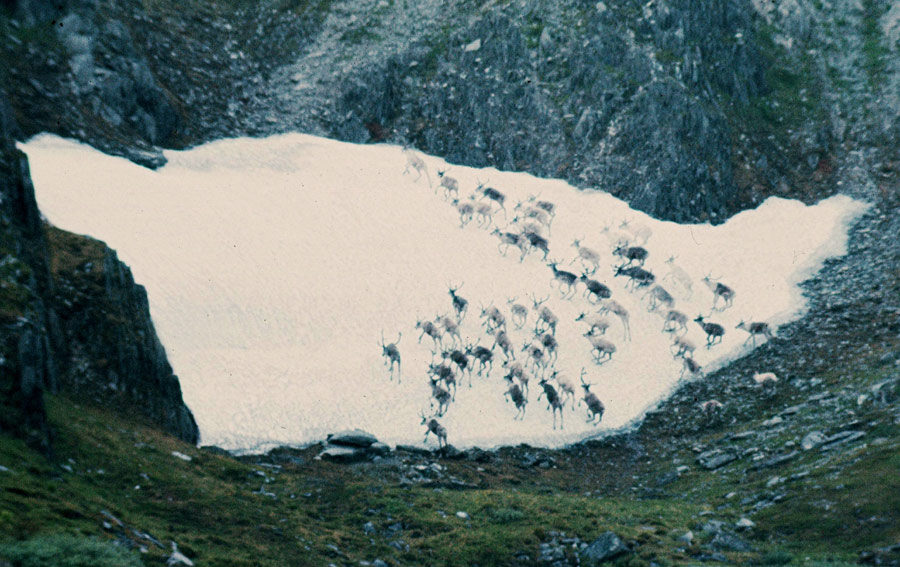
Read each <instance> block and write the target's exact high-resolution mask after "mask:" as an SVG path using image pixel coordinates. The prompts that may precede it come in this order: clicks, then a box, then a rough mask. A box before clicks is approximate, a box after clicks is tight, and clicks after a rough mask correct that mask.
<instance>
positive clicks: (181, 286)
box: [20, 134, 866, 452]
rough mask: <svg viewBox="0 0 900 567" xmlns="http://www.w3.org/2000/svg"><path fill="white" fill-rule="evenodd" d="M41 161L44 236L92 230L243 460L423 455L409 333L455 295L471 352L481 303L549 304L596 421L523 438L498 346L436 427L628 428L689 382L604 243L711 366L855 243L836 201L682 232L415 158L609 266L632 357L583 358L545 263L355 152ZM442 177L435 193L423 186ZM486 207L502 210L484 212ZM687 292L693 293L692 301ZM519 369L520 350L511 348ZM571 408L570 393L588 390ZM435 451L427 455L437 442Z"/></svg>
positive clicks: (57, 144)
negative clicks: (544, 208) (714, 329)
mask: <svg viewBox="0 0 900 567" xmlns="http://www.w3.org/2000/svg"><path fill="white" fill-rule="evenodd" d="M20 147H21V148H22V149H23V151H25V152H26V153H27V154H28V156H29V160H30V162H31V171H32V176H33V180H34V184H35V188H36V192H37V198H38V202H39V205H40V207H41V210H42V211H43V212H44V214H45V215H46V217H47V218H48V219H49V220H50V221H51V222H52V223H54V224H55V225H57V226H59V227H61V228H64V229H67V230H71V231H74V232H78V233H85V234H90V235H92V236H94V237H96V238H99V239H102V240H104V241H106V242H107V244H108V245H109V246H111V247H112V248H114V249H116V250H117V251H118V253H119V257H120V258H121V259H122V260H123V261H124V262H126V263H127V264H129V265H130V266H131V267H132V270H133V272H134V276H135V279H136V280H137V281H139V282H140V283H142V284H144V285H145V286H146V288H147V290H148V294H149V299H150V307H151V312H152V316H153V320H154V322H155V324H156V327H157V331H158V333H159V336H160V339H161V340H162V342H163V344H164V346H165V347H166V350H167V353H168V355H169V359H170V361H171V363H172V365H173V367H174V369H175V372H176V374H177V375H178V376H179V378H180V381H181V386H182V390H183V393H184V398H185V401H186V402H187V404H188V406H189V407H190V408H191V410H192V411H193V412H194V415H195V417H196V419H197V422H198V424H199V427H200V431H201V435H202V438H203V443H204V444H215V445H219V446H221V447H223V448H225V449H229V450H236V451H247V452H252V451H263V450H266V449H268V448H271V447H273V446H277V445H282V444H290V445H303V444H308V443H312V442H316V441H319V440H322V439H324V438H325V436H326V434H328V433H330V432H334V431H340V430H344V429H351V428H361V429H364V430H366V431H369V432H371V433H372V434H374V435H375V436H376V437H378V438H379V439H380V440H382V441H385V442H387V443H392V444H398V443H405V444H410V443H419V444H420V443H421V442H422V438H423V437H424V435H425V427H424V426H423V425H421V418H420V416H419V413H420V412H422V411H425V412H427V411H428V408H429V398H430V394H431V389H430V386H429V384H428V380H427V379H426V370H427V367H428V365H429V363H430V362H431V361H432V353H431V349H432V347H431V339H429V338H428V337H427V336H426V337H424V338H423V339H422V341H421V344H419V343H418V342H417V340H418V337H419V332H417V329H416V328H415V324H416V321H417V320H418V319H433V318H434V317H435V316H437V315H439V314H450V313H452V308H451V303H450V297H449V295H448V293H447V286H448V283H453V284H456V285H461V286H462V287H461V288H460V289H459V293H460V295H462V296H464V297H466V298H467V299H468V300H469V301H470V306H469V312H468V315H467V317H466V318H465V320H464V321H463V323H462V325H461V331H462V336H463V338H464V339H465V340H466V341H468V342H470V343H473V344H474V343H476V342H479V341H480V343H481V344H482V345H484V346H488V347H489V346H491V344H492V342H493V339H492V338H491V337H489V336H487V335H486V334H485V332H484V330H483V327H482V326H481V324H480V320H479V317H478V315H479V311H480V309H479V307H480V306H481V305H484V306H488V305H491V304H493V305H495V306H497V307H498V308H500V309H501V310H502V311H503V312H504V313H505V314H506V317H507V319H508V320H511V316H510V312H509V308H508V305H507V298H510V297H518V298H519V301H520V302H522V303H527V304H528V307H529V308H530V307H531V301H530V299H529V298H530V297H531V296H532V295H534V296H536V297H539V298H540V297H546V296H549V297H550V299H549V300H548V301H547V303H546V305H547V306H549V307H550V309H552V310H553V311H554V312H555V313H556V314H557V315H558V316H559V319H560V324H559V328H558V331H557V333H556V338H557V340H558V341H559V344H560V347H559V357H558V361H557V363H556V368H557V369H559V370H560V371H562V372H564V373H566V374H568V375H569V376H570V377H571V378H573V379H574V380H575V381H576V382H577V380H578V376H579V374H580V372H581V369H582V367H583V368H585V369H587V372H588V378H587V379H588V380H589V381H590V382H592V383H593V384H594V386H593V388H592V391H593V392H594V393H596V394H597V395H598V396H599V398H600V399H601V400H603V402H604V404H605V405H606V413H605V415H604V416H603V421H602V423H601V425H600V426H593V425H590V424H587V423H586V422H585V419H586V411H585V409H584V408H583V406H582V407H578V408H576V409H577V411H573V410H572V409H570V408H569V407H567V409H566V411H565V429H562V430H559V429H558V430H553V429H552V418H551V414H550V412H549V411H547V410H546V402H545V401H543V400H541V401H536V397H537V394H538V392H539V391H540V387H539V386H538V385H537V383H536V381H535V382H533V383H532V384H531V388H530V400H531V402H530V404H529V405H528V407H527V413H526V415H525V418H524V419H523V420H522V421H514V420H513V419H512V417H513V415H515V413H516V409H515V408H514V407H513V406H512V404H509V403H506V402H504V399H503V392H504V391H505V386H506V384H505V382H504V381H503V380H501V376H502V370H503V369H502V367H501V364H500V361H501V360H502V359H503V355H502V354H500V352H499V350H497V351H495V358H496V359H497V360H496V361H495V363H494V369H493V371H492V372H491V373H490V376H489V377H479V376H477V375H476V376H474V377H473V378H472V384H473V387H472V388H469V387H468V385H467V383H468V379H465V381H464V382H465V383H464V384H463V385H461V386H460V388H459V392H458V394H457V397H456V401H455V402H453V403H452V404H451V405H450V409H449V411H448V412H447V414H446V415H445V416H443V417H441V418H440V422H441V424H442V425H444V427H446V429H447V431H448V441H449V442H450V443H452V444H454V445H456V446H457V447H468V446H473V445H478V446H482V447H494V446H498V445H508V444H517V443H529V444H532V445H539V446H549V447H553V446H560V445H563V444H567V443H571V442H575V441H578V440H582V439H585V438H587V437H590V436H595V435H598V434H603V433H607V432H609V431H611V430H614V429H618V428H622V427H625V426H628V425H629V424H632V423H634V422H635V421H636V420H638V419H639V418H640V417H641V416H642V415H643V414H644V413H645V412H646V411H647V410H648V409H650V408H652V407H654V406H655V405H656V404H657V403H658V402H659V401H660V400H661V399H663V398H664V397H665V396H666V395H667V394H668V393H669V392H670V391H671V390H672V389H673V388H675V387H676V386H677V384H678V383H679V381H680V378H679V376H680V372H681V363H680V361H678V360H675V359H673V357H672V356H671V354H670V350H669V349H670V345H671V339H672V337H671V336H670V335H669V334H666V333H662V332H661V329H662V327H663V318H662V316H661V315H660V314H658V313H650V312H648V311H647V300H646V299H644V298H643V295H644V293H643V292H642V291H641V292H634V291H629V290H627V289H626V288H625V281H624V280H623V278H621V277H619V278H614V277H613V265H614V263H615V262H616V261H617V260H618V259H617V258H615V257H614V256H613V254H612V251H611V248H610V245H609V242H608V241H607V239H606V238H605V237H604V236H603V235H602V234H601V230H602V228H603V227H604V226H605V225H610V226H612V227H613V228H617V227H619V225H620V223H621V222H622V221H623V220H625V219H629V220H630V221H631V223H632V226H637V225H645V226H646V227H648V228H650V229H651V231H652V236H650V238H649V241H648V243H647V245H646V248H647V249H648V250H649V253H650V255H649V258H648V260H647V263H646V268H647V269H649V270H650V271H652V272H653V273H655V274H657V276H658V277H660V278H662V277H663V276H665V275H666V274H667V268H668V266H667V264H666V263H665V260H666V259H667V258H669V257H670V256H671V255H677V264H678V266H679V267H680V268H681V269H683V270H684V271H685V272H686V273H687V274H688V275H689V276H690V278H691V279H692V280H693V285H692V287H693V294H692V295H690V297H688V294H687V293H680V294H679V293H675V287H674V286H672V285H670V284H669V283H668V282H667V281H663V282H662V283H663V285H664V286H666V287H668V288H669V289H670V291H673V293H674V294H675V295H676V305H675V308H676V309H678V310H680V311H682V312H684V313H685V314H686V315H687V316H688V318H689V319H693V318H695V317H696V316H697V315H698V314H703V315H704V316H706V317H707V319H708V320H711V321H714V322H717V323H720V324H722V325H723V326H724V327H725V336H724V341H723V342H722V344H720V345H717V346H714V347H712V348H711V349H706V348H704V347H703V345H704V344H705V334H704V333H703V332H702V330H701V329H700V327H699V325H697V324H696V323H693V322H689V323H688V325H689V332H688V333H687V338H689V339H690V340H692V341H693V342H695V343H696V344H697V345H698V347H699V348H698V349H697V351H696V356H695V358H696V360H697V362H699V363H700V364H701V365H702V366H703V367H704V370H706V371H709V370H712V369H714V368H716V367H718V366H720V365H722V364H724V363H725V362H727V361H729V360H732V359H734V358H736V357H738V356H741V355H743V354H745V353H746V352H747V351H748V349H749V348H750V346H749V343H748V345H745V344H744V343H745V339H746V338H747V334H746V333H745V332H743V331H741V330H736V329H735V325H736V324H737V323H738V321H739V320H741V319H747V320H750V319H751V318H752V319H753V320H756V321H767V322H768V323H769V324H770V325H771V326H772V328H773V329H776V328H777V326H778V325H780V324H783V323H785V322H787V321H790V320H792V319H794V318H796V317H798V316H799V315H801V314H802V313H803V311H804V309H805V303H804V300H803V297H802V294H801V291H800V289H799V287H798V285H797V284H798V283H799V282H801V281H803V280H804V279H806V278H808V277H810V276H811V275H813V274H814V273H815V272H816V271H817V270H818V269H819V268H820V267H821V265H822V262H823V261H824V260H825V259H826V258H829V257H832V256H837V255H841V254H845V253H846V243H847V236H846V235H847V227H848V225H849V223H851V222H852V221H853V220H854V219H855V218H857V216H858V215H860V214H861V213H862V212H863V211H864V210H865V208H866V206H865V205H864V204H862V203H860V202H858V201H854V200H852V199H851V198H849V197H846V196H835V197H832V198H830V199H826V200H824V201H822V202H820V203H818V204H817V205H815V206H805V205H803V204H802V203H800V202H797V201H790V200H785V199H779V198H770V199H768V200H767V201H765V202H764V203H763V204H762V205H760V206H759V207H758V208H757V209H754V210H749V211H744V212H742V213H740V214H738V215H735V216H734V217H733V218H731V219H729V220H728V221H727V222H726V223H724V224H723V225H720V226H716V227H713V226H710V225H708V224H703V225H700V224H694V225H679V224H675V223H671V222H662V221H658V220H655V219H653V218H650V217H648V216H647V215H645V214H643V213H640V212H637V211H634V210H632V209H630V208H629V207H628V205H627V204H625V203H623V202H622V201H619V200H617V199H615V198H613V197H612V196H610V195H609V194H607V193H604V192H599V191H580V190H578V189H576V188H574V187H572V186H570V185H568V184H566V183H565V182H563V181H558V180H552V179H539V178H536V177H533V176H531V175H528V174H522V173H509V172H502V171H497V170H495V169H472V168H468V167H462V166H457V165H452V164H448V163H446V162H444V161H443V160H441V159H438V158H435V157H430V156H423V158H424V160H425V162H426V163H427V165H428V168H429V170H430V171H431V172H432V174H433V173H434V172H435V171H436V170H437V169H446V170H447V175H449V176H452V177H454V178H456V179H457V180H458V181H459V184H460V198H461V199H463V200H465V199H466V198H467V197H468V195H469V194H471V193H473V192H474V191H475V188H476V186H477V181H478V180H481V181H484V182H485V183H486V184H487V185H488V186H491V187H494V188H496V189H497V190H499V191H501V192H503V193H505V194H506V196H507V200H506V209H507V212H506V216H505V218H504V215H503V213H502V212H499V211H498V212H496V213H494V215H493V221H494V222H499V223H500V227H501V229H502V228H505V225H506V222H507V221H511V220H512V218H513V216H514V214H515V212H514V211H513V207H514V206H515V204H516V201H518V200H522V201H524V200H526V199H527V198H528V196H529V195H540V199H542V200H547V201H552V202H553V203H555V205H556V218H555V220H554V221H553V224H552V232H551V234H550V236H549V240H550V253H549V256H548V257H549V258H555V259H557V260H560V262H561V266H560V267H561V268H564V269H569V270H572V271H575V272H578V273H580V272H581V270H582V267H581V262H580V261H579V260H576V251H575V248H574V247H573V246H572V242H573V240H574V239H580V240H581V243H582V245H583V246H588V247H590V248H592V249H594V250H596V251H598V252H599V253H600V255H601V262H600V269H599V271H598V272H597V273H596V275H595V276H594V278H595V279H597V280H599V281H601V282H603V283H605V284H606V285H608V286H609V287H610V288H611V289H612V298H613V299H615V300H617V301H619V302H620V303H622V304H623V305H625V306H626V307H627V309H628V310H629V311H630V313H631V330H632V336H633V340H632V341H631V342H626V341H624V340H623V332H622V327H621V325H620V324H619V321H618V320H616V319H615V318H614V317H612V316H610V323H611V327H610V329H609V331H608V332H607V335H606V338H608V339H609V340H611V341H613V342H614V343H615V344H616V345H617V352H616V353H615V355H614V356H613V359H612V361H610V362H608V363H605V364H603V365H602V366H598V365H596V364H594V363H593V361H592V358H591V355H590V353H589V344H588V341H587V339H586V338H585V337H583V336H582V334H583V333H584V332H585V331H586V328H585V327H584V326H583V325H582V324H581V323H576V322H575V319H576V317H577V316H578V315H579V313H580V312H582V311H587V312H589V313H590V312H593V311H595V310H596V306H595V305H593V304H591V303H590V302H589V301H588V300H587V299H586V298H584V297H582V291H583V286H579V288H578V292H577V293H576V294H575V296H574V298H573V299H571V300H567V299H562V298H561V293H560V291H559V289H558V286H557V285H556V284H555V283H553V282H552V274H551V271H550V269H549V268H548V267H547V265H546V263H545V262H544V261H542V260H541V258H540V256H541V254H539V253H533V254H531V255H529V256H528V257H527V258H526V259H525V260H524V261H523V262H519V258H518V256H519V255H518V252H517V251H516V249H515V248H513V247H511V248H510V250H509V252H508V254H507V256H506V257H504V256H502V255H501V254H500V252H499V250H498V241H497V239H496V238H495V237H494V236H492V235H491V234H490V232H489V230H486V229H482V228H478V227H477V226H476V222H472V223H470V224H469V225H467V226H466V227H465V228H460V218H459V214H458V212H457V210H456V208H455V207H453V206H451V205H450V204H449V203H447V202H445V201H444V200H443V199H442V196H441V195H442V191H441V190H437V188H436V187H435V188H430V187H428V183H427V182H426V180H425V177H424V176H423V177H421V178H420V179H417V177H416V174H415V172H412V173H410V174H406V175H404V174H403V173H402V172H403V170H404V166H405V163H406V159H405V157H404V156H403V155H402V153H401V148H399V147H395V146H388V145H374V146H373V145H365V146H364V145H353V144H347V143H341V142H336V141H333V140H328V139H323V138H317V137H313V136H308V135H301V134H288V135H282V136H276V137H272V138H267V139H230V140H221V141H217V142H213V143H209V144H206V145H203V146H200V147H197V148H194V149H191V150H187V151H179V152H176V151H168V152H166V157H167V158H168V160H169V162H168V164H167V165H166V166H165V167H163V168H161V169H160V170H158V171H150V170H147V169H144V168H142V167H139V166H137V165H134V164H132V163H130V162H128V161H126V160H124V159H121V158H116V157H111V156H107V155H104V154H102V153H100V152H98V151H97V150H95V149H93V148H90V147H88V146H85V145H81V144H78V143H75V142H72V141H68V140H64V139H61V138H58V137H54V136H50V135H41V136H38V137H36V138H34V139H32V140H31V141H29V142H28V143H26V144H22V145H21V146H20ZM432 178H435V176H434V175H432ZM495 209H496V207H495ZM708 273H711V274H712V275H713V276H715V277H718V278H721V280H720V281H722V282H723V283H726V284H727V285H729V286H730V287H732V288H733V289H734V290H735V292H736V296H735V299H734V305H733V306H732V307H731V308H729V309H727V310H725V311H723V312H711V306H712V304H713V294H712V292H711V291H709V290H708V289H707V288H706V287H705V286H704V285H703V283H702V282H701V279H702V278H703V277H704V276H705V275H707V274H708ZM682 291H683V290H682ZM534 324H535V313H534V312H533V311H531V312H530V313H529V318H528V324H527V325H526V327H525V328H524V329H521V330H516V329H514V328H513V326H512V325H509V331H510V333H509V334H510V335H511V337H512V339H513V342H514V343H515V344H516V346H517V347H518V349H521V347H522V346H523V345H524V344H526V342H528V341H530V340H531V339H532V332H531V331H532V330H533V328H534ZM382 332H384V336H385V340H386V341H393V340H395V339H396V337H397V334H398V333H400V332H402V334H403V338H402V340H401V341H400V343H399V349H400V353H401V356H402V383H398V381H397V380H396V379H395V380H393V381H392V380H390V379H389V374H388V372H387V367H386V366H385V365H384V363H383V362H384V359H383V358H382V349H381V345H380V342H381V334H382ZM516 355H517V357H520V358H521V357H523V356H524V353H522V352H517V353H516ZM578 393H579V394H580V392H578ZM428 443H429V445H432V444H434V443H436V441H435V440H434V437H433V436H432V437H431V439H430V440H429V442H428Z"/></svg>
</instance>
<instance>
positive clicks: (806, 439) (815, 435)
mask: <svg viewBox="0 0 900 567" xmlns="http://www.w3.org/2000/svg"><path fill="white" fill-rule="evenodd" d="M824 442H825V434H824V433H822V432H821V431H810V432H809V433H807V434H806V435H804V436H803V440H802V441H800V447H802V448H803V450H804V451H809V450H810V449H815V448H816V447H818V446H819V445H821V444H822V443H824Z"/></svg>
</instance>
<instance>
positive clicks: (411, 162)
mask: <svg viewBox="0 0 900 567" xmlns="http://www.w3.org/2000/svg"><path fill="white" fill-rule="evenodd" d="M403 155H405V156H406V169H404V170H403V175H406V174H407V173H409V170H410V168H412V169H415V170H416V172H417V173H418V174H419V175H418V177H416V178H415V179H414V180H413V181H418V180H419V179H420V178H421V177H422V173H425V177H426V178H427V179H428V186H429V187H431V186H432V185H431V176H430V175H428V168H427V167H425V161H424V160H423V159H422V158H421V157H420V156H419V155H418V154H416V152H414V151H412V150H411V149H410V148H409V147H408V146H403Z"/></svg>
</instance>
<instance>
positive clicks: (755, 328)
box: [735, 319, 775, 348]
mask: <svg viewBox="0 0 900 567" xmlns="http://www.w3.org/2000/svg"><path fill="white" fill-rule="evenodd" d="M735 329H742V330H744V331H747V332H748V333H750V336H749V337H747V340H746V341H744V344H747V342H748V341H750V339H753V347H754V348H756V335H762V336H764V337H766V338H767V339H768V340H772V339H774V338H775V335H774V334H772V329H770V328H769V324H768V323H763V322H761V321H752V322H750V323H746V322H744V320H743V319H741V322H740V323H738V324H737V326H736V327H735Z"/></svg>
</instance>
